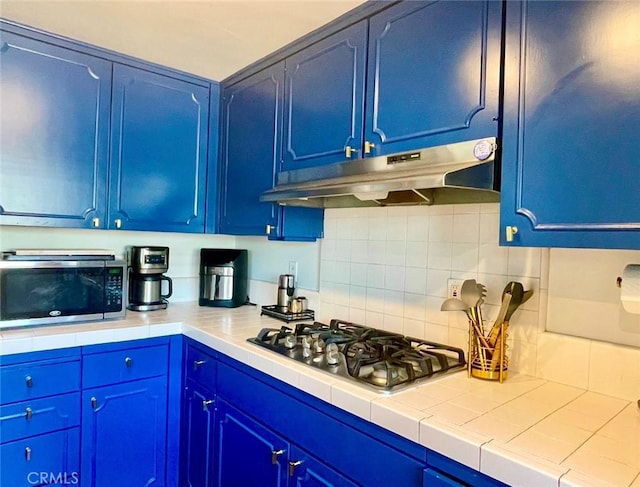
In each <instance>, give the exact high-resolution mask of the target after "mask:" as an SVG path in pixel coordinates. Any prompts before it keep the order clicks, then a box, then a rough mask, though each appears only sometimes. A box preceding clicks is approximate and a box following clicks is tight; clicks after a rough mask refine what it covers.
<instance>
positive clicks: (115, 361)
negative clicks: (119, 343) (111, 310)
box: [82, 345, 169, 388]
mask: <svg viewBox="0 0 640 487" xmlns="http://www.w3.org/2000/svg"><path fill="white" fill-rule="evenodd" d="M168 367H169V346H168V345H158V346H154V347H141V348H127V349H123V350H115V351H113V352H102V353H96V354H90V355H85V356H84V359H83V362H82V387H83V388H87V387H96V386H103V385H108V384H117V383H120V382H127V381H131V380H137V379H144V378H147V377H155V376H158V375H166V374H167V370H168Z"/></svg>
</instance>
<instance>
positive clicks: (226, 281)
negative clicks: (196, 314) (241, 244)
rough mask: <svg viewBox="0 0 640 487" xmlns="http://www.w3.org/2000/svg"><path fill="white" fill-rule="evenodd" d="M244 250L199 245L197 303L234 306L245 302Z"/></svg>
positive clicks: (245, 267)
mask: <svg viewBox="0 0 640 487" xmlns="http://www.w3.org/2000/svg"><path fill="white" fill-rule="evenodd" d="M247 274H248V252H247V251H246V250H242V249H200V296H199V299H198V304H200V306H214V307H215V306H221V307H226V308H236V307H238V306H242V305H243V304H247V302H248V301H249V297H248V296H247Z"/></svg>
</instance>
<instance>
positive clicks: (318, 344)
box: [313, 337, 326, 353]
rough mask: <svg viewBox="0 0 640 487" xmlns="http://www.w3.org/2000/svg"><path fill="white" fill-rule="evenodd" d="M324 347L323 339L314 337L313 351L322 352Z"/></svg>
mask: <svg viewBox="0 0 640 487" xmlns="http://www.w3.org/2000/svg"><path fill="white" fill-rule="evenodd" d="M325 348H326V345H325V343H324V340H323V339H322V338H319V337H318V338H316V339H315V340H314V341H313V351H314V353H324V350H325Z"/></svg>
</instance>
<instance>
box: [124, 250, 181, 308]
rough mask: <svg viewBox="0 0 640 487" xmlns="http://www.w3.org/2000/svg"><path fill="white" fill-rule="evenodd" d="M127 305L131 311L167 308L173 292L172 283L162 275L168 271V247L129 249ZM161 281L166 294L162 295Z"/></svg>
mask: <svg viewBox="0 0 640 487" xmlns="http://www.w3.org/2000/svg"><path fill="white" fill-rule="evenodd" d="M127 263H128V264H129V304H128V305H127V308H128V309H130V310H133V311H152V310H156V309H164V308H166V307H167V299H168V298H169V297H170V296H171V293H172V292H173V282H172V281H171V278H170V277H168V276H164V275H163V273H164V272H167V270H168V269H169V247H129V248H128V249H127ZM162 281H166V282H167V283H168V285H169V286H168V292H167V293H166V294H162Z"/></svg>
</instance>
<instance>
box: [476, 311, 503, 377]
mask: <svg viewBox="0 0 640 487" xmlns="http://www.w3.org/2000/svg"><path fill="white" fill-rule="evenodd" d="M474 325H475V324H474V323H472V322H471V321H470V322H469V361H468V364H467V375H468V376H469V377H471V376H473V377H477V378H479V379H487V380H497V381H499V382H500V383H502V382H503V381H504V380H505V379H506V378H507V375H508V368H509V358H508V357H507V348H508V347H507V337H508V335H507V328H508V325H509V323H508V322H503V323H501V324H500V325H499V327H500V329H499V331H498V335H497V337H496V339H495V343H493V344H490V343H489V342H488V340H487V338H486V337H484V336H481V335H480V334H479V333H478V330H477V328H478V327H477V326H474Z"/></svg>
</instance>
